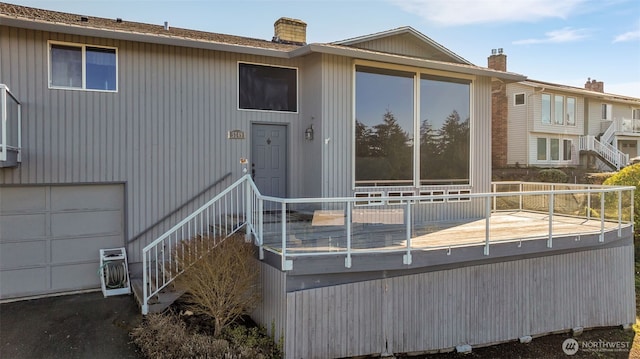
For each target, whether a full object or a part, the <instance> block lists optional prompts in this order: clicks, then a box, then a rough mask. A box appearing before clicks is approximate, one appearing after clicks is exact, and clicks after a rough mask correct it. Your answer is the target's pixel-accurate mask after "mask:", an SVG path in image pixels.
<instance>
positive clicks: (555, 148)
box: [549, 138, 560, 161]
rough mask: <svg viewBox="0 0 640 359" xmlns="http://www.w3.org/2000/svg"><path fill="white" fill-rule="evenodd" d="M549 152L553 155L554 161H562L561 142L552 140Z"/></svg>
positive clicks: (555, 139)
mask: <svg viewBox="0 0 640 359" xmlns="http://www.w3.org/2000/svg"><path fill="white" fill-rule="evenodd" d="M549 152H550V154H551V160H552V161H558V160H559V159H560V140H559V139H557V138H552V139H551V140H550V141H549Z"/></svg>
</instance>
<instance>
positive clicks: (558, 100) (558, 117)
mask: <svg viewBox="0 0 640 359" xmlns="http://www.w3.org/2000/svg"><path fill="white" fill-rule="evenodd" d="M553 109H554V117H553V122H554V123H555V124H556V125H564V96H560V95H555V96H554V104H553Z"/></svg>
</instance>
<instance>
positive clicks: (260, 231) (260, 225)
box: [258, 198, 264, 260]
mask: <svg viewBox="0 0 640 359" xmlns="http://www.w3.org/2000/svg"><path fill="white" fill-rule="evenodd" d="M263 236H264V200H263V199H262V198H260V199H258V245H259V248H260V251H259V254H258V255H259V256H260V260H263V259H264V237H263Z"/></svg>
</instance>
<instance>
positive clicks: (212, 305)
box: [173, 235, 260, 338]
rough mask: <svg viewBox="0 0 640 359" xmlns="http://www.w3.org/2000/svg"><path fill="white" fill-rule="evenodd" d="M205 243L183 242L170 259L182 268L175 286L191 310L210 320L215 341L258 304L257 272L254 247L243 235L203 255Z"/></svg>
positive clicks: (199, 239) (203, 238)
mask: <svg viewBox="0 0 640 359" xmlns="http://www.w3.org/2000/svg"><path fill="white" fill-rule="evenodd" d="M208 240H211V239H210V238H209V237H196V238H192V239H191V240H188V241H185V242H184V243H183V245H182V246H180V247H179V248H178V249H177V250H176V251H175V252H174V253H173V256H174V261H175V262H176V263H177V264H178V267H179V268H185V272H184V273H183V274H182V275H180V276H179V277H178V278H177V279H176V286H178V287H180V288H182V289H184V290H185V291H186V295H185V298H184V299H185V302H186V303H187V306H188V307H189V309H190V310H192V311H193V312H194V313H196V314H205V315H208V316H210V317H212V318H213V320H214V321H215V326H214V332H213V336H214V337H216V338H217V337H219V336H220V334H221V333H222V330H223V329H224V328H225V327H226V326H228V325H229V324H230V323H232V322H233V321H234V320H236V319H238V318H239V317H241V316H242V315H244V314H248V313H249V312H251V310H252V309H253V308H255V306H256V305H257V304H258V301H259V300H260V291H259V290H258V283H259V282H258V275H259V272H258V271H259V268H258V264H257V262H256V261H255V259H254V250H255V249H254V246H253V244H251V243H246V242H245V241H244V236H243V235H234V236H232V237H229V238H227V239H226V240H224V241H222V242H221V243H220V244H218V245H217V246H216V247H214V248H212V249H210V250H209V251H208V252H207V251H203V248H208V246H207V244H206V243H203V242H204V241H208ZM194 253H199V254H198V255H195V254H194Z"/></svg>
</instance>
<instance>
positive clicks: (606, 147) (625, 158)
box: [578, 135, 629, 170]
mask: <svg viewBox="0 0 640 359" xmlns="http://www.w3.org/2000/svg"><path fill="white" fill-rule="evenodd" d="M578 149H579V150H580V151H593V152H596V153H598V154H599V155H600V156H601V157H602V158H603V159H604V160H605V161H607V162H608V163H610V164H611V165H612V166H613V167H614V168H615V169H616V170H620V168H622V167H624V166H626V165H628V164H629V155H628V154H626V153H624V152H622V151H620V150H618V149H617V148H615V147H613V146H612V145H610V144H608V143H605V142H600V141H598V140H597V139H596V138H595V136H591V135H587V136H580V141H579V144H578Z"/></svg>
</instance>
